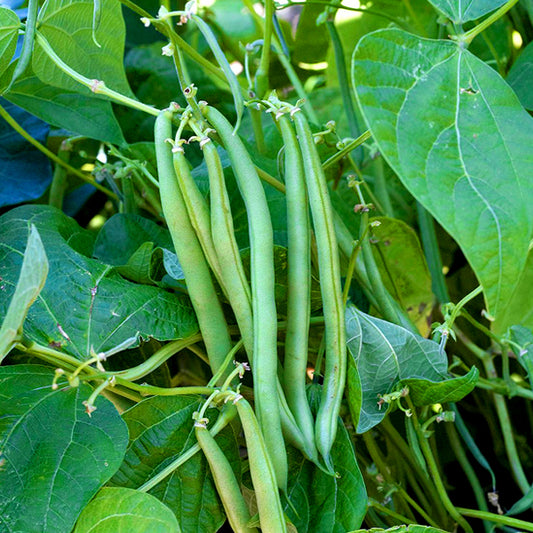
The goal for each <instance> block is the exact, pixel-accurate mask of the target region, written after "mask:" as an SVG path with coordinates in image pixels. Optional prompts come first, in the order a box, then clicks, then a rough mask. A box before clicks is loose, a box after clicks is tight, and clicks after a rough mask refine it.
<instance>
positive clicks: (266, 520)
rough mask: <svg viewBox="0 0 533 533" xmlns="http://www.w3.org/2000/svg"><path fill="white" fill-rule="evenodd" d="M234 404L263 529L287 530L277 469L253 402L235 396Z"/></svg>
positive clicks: (272, 531)
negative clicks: (252, 405)
mask: <svg viewBox="0 0 533 533" xmlns="http://www.w3.org/2000/svg"><path fill="white" fill-rule="evenodd" d="M235 405H236V406H237V412H238V413H239V418H240V419H241V424H242V428H243V430H244V437H245V439H246V448H247V450H248V463H249V465H250V475H251V477H252V483H253V485H254V491H255V497H256V500H257V508H258V511H259V521H260V524H261V531H262V532H263V533H286V531H287V525H286V523H285V516H284V514H283V507H282V505H281V501H280V498H279V492H278V486H277V483H276V477H277V476H276V473H275V472H274V466H273V464H272V461H271V454H270V452H269V450H267V444H266V443H265V440H264V439H263V435H262V433H261V430H260V429H259V423H258V422H257V418H256V417H255V415H254V412H253V410H252V408H251V406H250V404H249V403H248V402H247V401H246V400H245V399H244V398H242V397H241V398H239V399H238V400H236V401H235Z"/></svg>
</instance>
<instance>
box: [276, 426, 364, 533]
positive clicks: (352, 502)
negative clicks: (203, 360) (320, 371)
mask: <svg viewBox="0 0 533 533" xmlns="http://www.w3.org/2000/svg"><path fill="white" fill-rule="evenodd" d="M331 456H332V459H333V464H334V466H335V472H338V474H339V477H336V476H332V475H329V474H326V473H324V472H323V471H322V470H320V469H319V468H317V467H316V465H314V464H313V463H311V462H310V461H307V460H306V459H305V458H304V457H303V456H302V454H301V453H300V452H298V451H297V450H296V449H294V448H291V447H289V448H288V459H289V488H288V492H287V493H288V495H289V498H290V501H291V504H292V505H293V506H294V508H295V509H296V510H297V512H298V514H295V512H294V510H293V508H292V507H291V506H290V505H288V504H287V505H286V506H285V513H286V514H287V515H288V517H289V518H290V520H291V522H292V523H293V524H294V525H295V526H296V529H297V531H298V533H323V532H324V531H330V532H332V533H344V532H346V531H349V530H350V529H353V528H355V527H359V526H360V525H361V523H362V521H363V518H364V517H365V514H366V510H367V507H366V506H367V495H366V489H365V484H364V481H363V476H362V475H361V472H360V470H359V466H358V464H357V459H356V457H355V453H354V449H353V446H352V443H351V441H350V436H349V435H348V431H347V430H346V428H345V427H344V424H343V423H342V422H341V421H340V420H339V428H338V431H337V438H336V440H335V444H334V445H333V448H332V451H331Z"/></svg>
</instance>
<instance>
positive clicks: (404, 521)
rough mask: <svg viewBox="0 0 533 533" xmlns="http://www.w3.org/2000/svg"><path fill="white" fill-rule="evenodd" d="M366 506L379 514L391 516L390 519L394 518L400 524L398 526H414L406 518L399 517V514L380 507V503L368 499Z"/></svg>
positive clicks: (382, 506)
mask: <svg viewBox="0 0 533 533" xmlns="http://www.w3.org/2000/svg"><path fill="white" fill-rule="evenodd" d="M368 504H369V505H370V506H371V507H373V508H374V509H377V510H378V511H379V512H381V513H383V514H386V515H388V516H391V517H392V518H395V519H396V520H398V521H399V522H400V524H414V523H415V522H413V521H412V520H409V518H407V517H406V516H403V515H401V514H400V513H397V512H396V511H393V510H392V509H389V508H388V507H385V506H384V505H381V503H378V502H377V501H376V500H373V499H370V500H369V502H368Z"/></svg>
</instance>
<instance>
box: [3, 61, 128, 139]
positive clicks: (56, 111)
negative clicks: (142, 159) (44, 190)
mask: <svg viewBox="0 0 533 533" xmlns="http://www.w3.org/2000/svg"><path fill="white" fill-rule="evenodd" d="M4 96H5V98H6V99H7V100H9V101H10V102H13V103H14V104H16V105H18V106H20V107H22V108H24V109H26V110H27V111H29V112H30V113H32V114H33V115H35V116H37V117H39V118H40V119H42V120H44V121H45V122H48V123H49V124H52V125H54V126H57V127H59V128H64V129H66V130H67V131H72V132H74V133H77V134H78V135H84V136H87V137H91V138H92V139H98V140H99V141H106V142H110V143H114V144H124V143H125V140H124V137H123V135H122V132H121V131H120V127H119V125H118V123H117V120H116V118H115V115H114V114H113V109H112V108H111V103H110V102H106V101H104V100H101V99H99V98H95V97H94V96H89V95H81V94H79V93H78V92H76V91H71V90H67V89H65V88H62V89H58V88H57V87H54V86H52V85H47V84H45V83H43V82H42V81H41V80H40V79H39V78H38V77H37V76H36V75H35V74H34V73H33V71H32V70H31V67H28V69H26V72H25V73H24V75H23V76H21V77H20V78H19V79H18V80H17V81H16V82H15V83H14V84H13V86H12V87H11V89H10V91H9V92H8V93H6V94H5V95H4Z"/></svg>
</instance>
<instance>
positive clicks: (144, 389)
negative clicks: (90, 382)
mask: <svg viewBox="0 0 533 533" xmlns="http://www.w3.org/2000/svg"><path fill="white" fill-rule="evenodd" d="M92 378H93V377H92V376H91V379H92ZM115 382H116V383H117V385H122V386H123V387H125V388H127V389H131V390H134V391H137V392H140V393H141V395H142V396H152V395H153V396H181V395H196V394H211V393H212V392H213V391H214V390H215V389H214V388H213V387H198V386H192V387H155V386H153V385H148V384H146V383H143V384H138V383H132V382H130V381H127V380H125V379H122V378H119V377H115ZM110 390H113V389H110Z"/></svg>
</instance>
